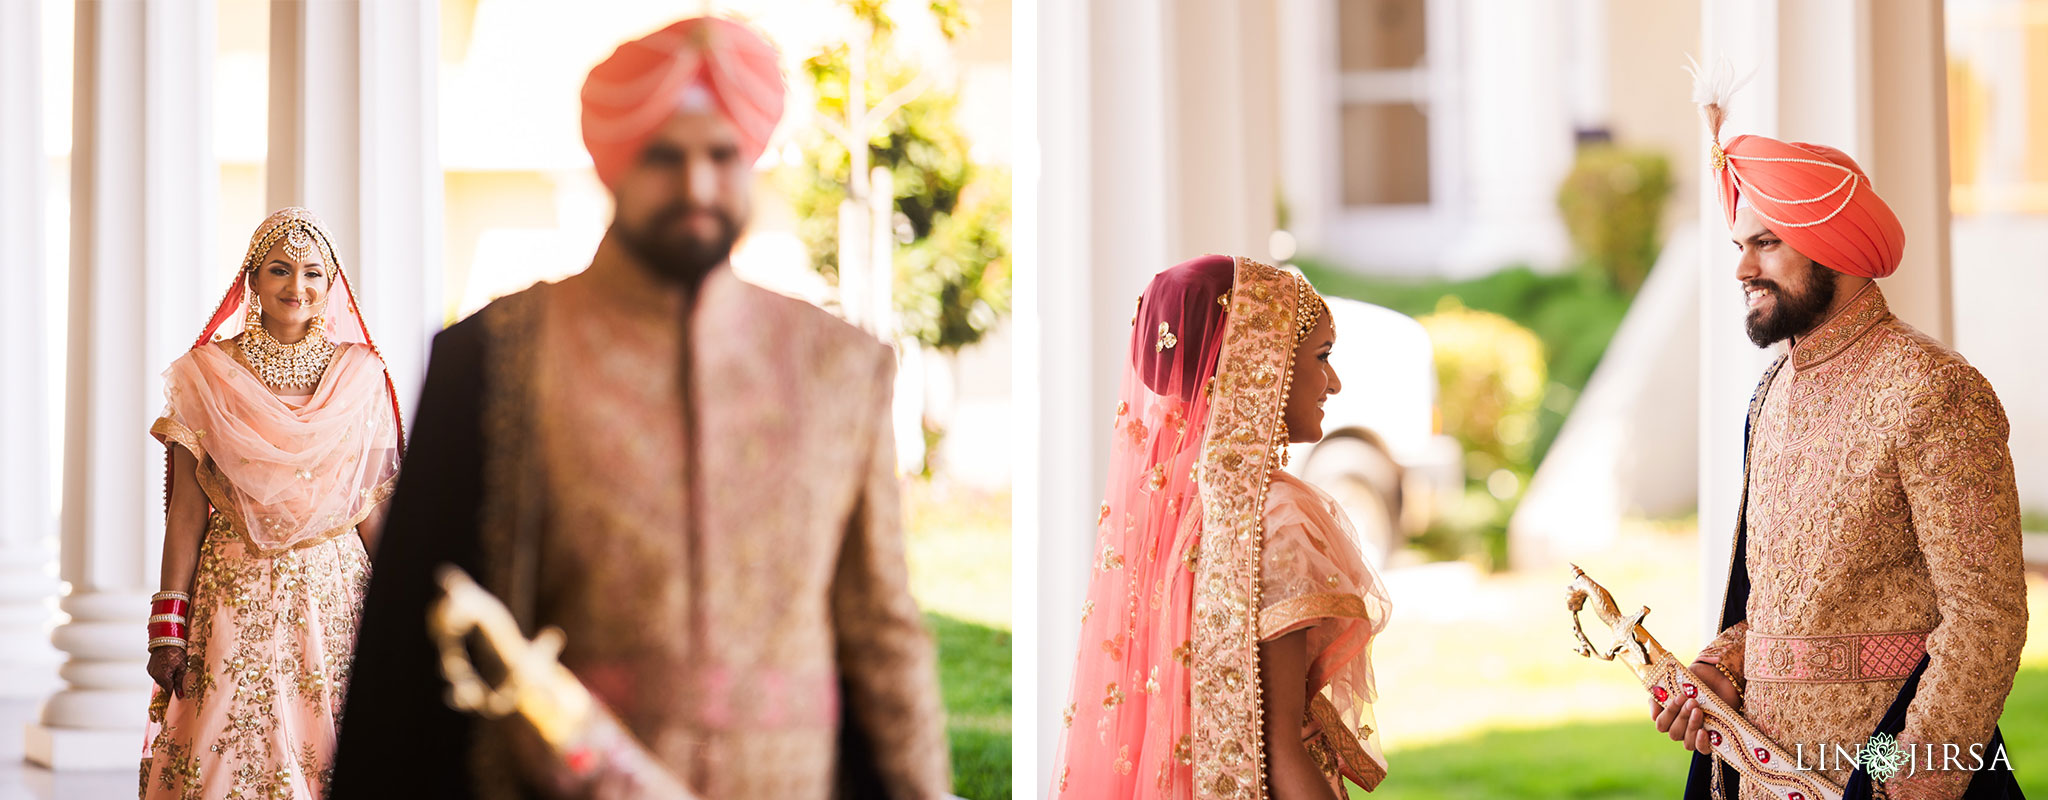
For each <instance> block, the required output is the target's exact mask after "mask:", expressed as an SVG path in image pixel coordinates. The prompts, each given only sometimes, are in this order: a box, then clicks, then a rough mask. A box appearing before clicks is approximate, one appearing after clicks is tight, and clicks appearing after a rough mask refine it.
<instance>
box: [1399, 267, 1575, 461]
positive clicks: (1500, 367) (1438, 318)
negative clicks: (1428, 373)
mask: <svg viewBox="0 0 2048 800" xmlns="http://www.w3.org/2000/svg"><path fill="white" fill-rule="evenodd" d="M1418 321H1419V322H1421V323H1422V327H1423V328H1424V329H1425V330H1427V331H1429V340H1430V344H1431V345H1432V347H1433V348H1434V349H1435V354H1436V376H1437V387H1438V390H1437V407H1438V408H1439V409H1440V410H1441V411H1442V413H1443V421H1444V432H1445V433H1448V434H1450V435H1451V436H1453V437H1456V438H1457V440H1458V443H1459V444H1461V445H1463V446H1464V448H1465V463H1466V465H1467V475H1468V477H1471V478H1475V479H1478V480H1485V479H1486V477H1487V476H1488V475H1490V474H1492V473H1493V471H1494V470H1497V469H1511V470H1515V471H1518V472H1523V473H1525V474H1526V473H1527V472H1528V470H1529V466H1530V463H1529V456H1530V453H1531V452H1532V451H1533V449H1534V447H1535V443H1536V410H1537V408H1538V406H1539V404H1540V403H1541V402H1542V400H1543V388H1544V385H1545V370H1544V362H1543V343H1542V342H1541V341H1539V340H1538V339H1537V338H1536V335H1535V334H1533V333H1530V332H1529V329H1527V328H1524V327H1522V326H1520V325H1516V324H1515V323H1514V321H1513V320H1510V319H1508V318H1507V317H1503V316H1501V315H1499V314H1494V313H1491V312H1486V311H1475V310H1472V309H1469V308H1466V307H1465V306H1464V304H1462V303H1460V302H1458V299H1457V298H1455V297H1445V298H1444V300H1443V302H1442V303H1441V304H1439V305H1438V306H1437V310H1436V312H1435V313H1432V314H1429V315H1427V316H1424V317H1422V318H1421V319H1420V320H1418Z"/></svg>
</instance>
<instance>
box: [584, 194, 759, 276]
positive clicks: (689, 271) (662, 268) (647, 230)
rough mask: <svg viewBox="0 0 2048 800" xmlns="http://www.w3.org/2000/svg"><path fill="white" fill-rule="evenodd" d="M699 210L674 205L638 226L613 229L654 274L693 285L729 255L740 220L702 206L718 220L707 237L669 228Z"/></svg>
mask: <svg viewBox="0 0 2048 800" xmlns="http://www.w3.org/2000/svg"><path fill="white" fill-rule="evenodd" d="M698 210H699V209H698V208H697V207H695V206H692V205H689V204H677V205H673V206H669V207H667V208H664V209H662V210H661V211H660V212H659V213H657V214H655V215H654V217H653V219H651V220H649V221H648V223H647V225H646V226H645V227H643V228H641V229H638V230H636V229H634V228H631V227H628V226H627V225H625V224H624V223H614V225H613V229H614V230H616V231H617V232H618V234H619V241H620V242H621V243H623V244H625V246H626V249H628V250H631V251H632V252H633V254H634V255H635V256H638V257H639V259H640V260H641V262H642V263H644V264H646V265H647V267H648V268H649V269H651V270H652V271H653V272H654V274H655V275H656V276H657V277H660V278H662V279H665V280H670V281H674V282H677V283H681V284H683V285H685V286H690V287H695V286H696V285H697V284H698V283H699V282H700V281H702V280H703V279H704V275H705V274H706V273H708V272H710V271H711V269H712V268H713V267H716V266H718V265H720V264H723V263H725V261H726V259H728V258H731V257H732V248H733V245H735V244H737V243H738V242H739V238H740V223H739V220H737V219H734V218H733V215H731V214H728V213H726V212H725V211H723V210H722V209H717V208H708V209H703V211H708V212H709V213H710V214H711V215H712V216H713V217H714V218H715V219H716V221H717V223H718V232H717V233H716V234H715V235H713V236H711V237H709V238H700V237H697V236H694V235H692V234H690V233H687V232H675V231H672V230H671V228H672V226H673V224H674V222H675V220H676V219H678V218H681V217H683V216H684V215H686V214H690V213H693V212H696V211H698Z"/></svg>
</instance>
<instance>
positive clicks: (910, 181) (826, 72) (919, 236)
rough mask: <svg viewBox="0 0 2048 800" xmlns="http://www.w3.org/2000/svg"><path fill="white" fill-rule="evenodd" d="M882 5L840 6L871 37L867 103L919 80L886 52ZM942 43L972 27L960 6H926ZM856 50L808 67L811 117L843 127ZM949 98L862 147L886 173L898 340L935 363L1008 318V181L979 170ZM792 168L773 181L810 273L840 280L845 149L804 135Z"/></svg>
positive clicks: (820, 135) (841, 49)
mask: <svg viewBox="0 0 2048 800" xmlns="http://www.w3.org/2000/svg"><path fill="white" fill-rule="evenodd" d="M885 5H886V4H885V3H883V2H880V0H850V2H848V3H847V4H846V6H847V8H848V9H849V10H851V11H852V12H853V13H854V15H855V16H856V17H857V18H859V19H861V20H862V21H863V22H864V23H866V24H867V26H868V28H869V29H870V30H871V31H872V36H871V38H870V39H869V41H868V42H867V43H866V45H865V46H864V47H862V48H859V49H860V50H861V51H862V53H863V54H864V56H865V63H864V64H863V68H864V72H865V75H866V84H865V86H864V92H865V96H866V97H867V99H868V102H870V103H873V102H876V101H878V100H879V99H880V98H883V97H886V96H888V95H889V94H890V93H891V92H894V91H896V90H899V89H902V88H904V87H906V86H909V85H911V84H912V83H913V82H914V81H915V80H916V78H917V76H918V74H919V70H920V67H919V65H917V64H914V63H910V62H907V61H906V60H905V59H903V58H902V57H901V56H900V55H898V54H897V53H896V51H895V50H894V48H892V47H891V38H892V35H893V31H894V29H895V22H894V21H893V20H892V19H890V17H889V15H888V14H887V13H886V11H885V10H884V6H885ZM929 5H930V7H931V11H932V14H933V15H934V17H935V18H936V19H937V20H938V23H939V27H940V30H941V31H943V32H944V33H945V34H946V35H947V36H948V37H949V38H951V37H954V36H957V35H959V34H960V33H962V32H964V31H965V30H967V28H968V27H969V26H970V25H972V19H971V18H970V17H969V16H968V15H967V13H966V11H965V10H964V9H963V8H962V6H961V5H960V4H959V3H958V2H933V3H930V4H929ZM854 55H855V48H854V47H852V46H851V45H850V44H847V43H841V44H838V45H834V46H832V47H830V48H827V49H825V50H823V51H821V52H819V53H818V54H816V55H814V56H812V57H811V58H809V59H806V60H805V61H804V65H803V75H804V77H805V78H806V79H807V80H809V81H810V84H811V86H812V88H813V89H814V91H815V94H816V96H817V108H818V112H819V113H820V114H822V115H824V116H827V117H831V118H834V119H842V120H843V119H845V118H846V109H847V99H848V94H849V92H848V89H849V87H850V86H851V75H852V70H851V69H850V64H851V61H850V60H851V59H852V58H853V57H854ZM959 106H960V98H959V93H958V91H957V89H955V88H952V87H946V86H938V85H933V86H929V87H926V88H925V89H924V91H922V92H921V93H919V94H918V95H917V96H916V97H915V98H913V99H911V100H910V101H909V102H908V103H906V104H905V105H904V106H903V107H902V108H900V109H897V111H896V112H895V113H894V114H891V115H890V116H889V117H888V119H887V120H885V121H884V122H883V123H882V125H880V126H878V129H877V130H876V131H875V132H874V135H873V136H871V137H870V138H869V139H868V158H869V164H870V165H872V166H879V167H886V168H888V170H889V174H890V178H891V179H892V180H891V182H892V183H893V187H892V188H893V194H894V195H895V197H894V200H895V214H894V220H893V221H892V225H891V226H890V227H891V228H893V230H894V233H895V236H896V257H895V264H894V265H893V266H894V269H895V301H896V310H897V312H898V314H899V315H900V317H899V325H900V328H899V330H901V331H902V332H903V333H904V334H905V335H906V336H910V337H912V338H914V339H916V340H917V342H918V343H919V344H922V345H923V346H925V347H928V348H931V349H934V350H938V351H940V352H945V353H951V352H956V351H958V350H959V349H960V348H962V347H966V346H968V345H972V344H974V343H976V342H979V341H981V339H982V337H984V336H987V335H988V333H989V332H990V331H992V330H994V329H995V327H996V325H997V324H998V323H1000V322H1001V320H1002V318H1003V317H1004V316H1006V315H1008V314H1009V312H1010V230H1009V228H1010V226H1009V221H1010V180H1009V175H1008V173H1007V171H1006V170H1003V169H1000V168H993V167H986V166H982V165H978V164H975V163H974V161H973V160H972V159H971V157H970V152H971V145H972V143H971V142H969V141H968V139H967V134H966V132H965V130H964V129H963V128H962V126H961V125H960V122H959V120H958V111H959ZM798 146H799V148H800V149H801V150H802V152H803V156H802V158H801V159H800V161H799V165H798V166H794V167H791V168H788V169H784V170H782V171H781V178H780V180H781V181H782V183H783V188H784V189H785V191H786V193H787V194H788V196H789V197H790V199H791V205H792V207H793V210H794V211H795V213H796V217H797V224H796V228H797V236H798V237H799V238H800V239H802V240H803V243H804V246H805V248H807V249H808V250H809V251H810V254H811V266H812V267H813V268H814V269H816V270H817V271H818V273H819V274H821V275H823V276H825V278H826V280H828V281H831V282H832V283H834V284H835V285H836V284H837V282H838V279H839V204H840V202H841V201H843V200H845V199H846V195H847V185H848V183H849V181H850V180H851V178H852V175H851V174H850V173H851V170H852V158H851V157H850V155H849V154H848V153H847V150H846V147H845V146H844V145H843V144H842V143H841V142H840V141H839V140H838V139H836V138H834V137H832V136H830V135H827V134H826V133H825V132H824V131H822V130H813V131H810V132H809V133H808V135H805V136H801V137H800V138H799V141H798Z"/></svg>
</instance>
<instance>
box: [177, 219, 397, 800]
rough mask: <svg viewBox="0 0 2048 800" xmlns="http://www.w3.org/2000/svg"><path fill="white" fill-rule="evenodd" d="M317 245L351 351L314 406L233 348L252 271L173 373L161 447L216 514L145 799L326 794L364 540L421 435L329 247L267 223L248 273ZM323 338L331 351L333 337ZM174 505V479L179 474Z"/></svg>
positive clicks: (309, 225)
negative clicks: (174, 454) (293, 246)
mask: <svg viewBox="0 0 2048 800" xmlns="http://www.w3.org/2000/svg"><path fill="white" fill-rule="evenodd" d="M285 236H292V237H296V238H295V241H299V242H304V241H305V240H306V237H310V238H311V239H312V240H313V243H314V244H317V245H318V247H319V248H320V252H321V254H322V256H323V258H324V259H325V263H326V264H327V265H329V266H330V267H331V268H332V269H333V275H334V282H333V284H332V290H331V291H330V293H329V301H328V305H327V308H328V314H327V317H326V322H325V333H324V335H325V336H327V337H328V338H329V339H330V340H331V341H333V342H334V343H335V345H336V348H337V349H336V351H335V352H334V354H333V356H332V358H331V360H329V361H328V363H327V367H326V369H325V371H324V372H323V373H322V374H321V376H320V378H319V381H318V383H317V384H316V385H315V386H314V387H313V390H312V393H311V394H310V395H307V396H302V397H286V396H280V395H278V394H274V393H272V391H271V390H270V389H269V388H268V387H267V386H265V385H264V383H263V382H262V381H261V380H260V379H259V378H258V377H257V375H256V373H255V372H254V371H252V369H251V368H250V367H249V366H248V365H247V364H246V363H244V360H243V359H242V357H241V356H239V355H238V353H239V350H236V349H231V348H227V347H223V346H222V344H221V343H219V342H216V341H215V338H214V337H215V334H216V333H220V332H222V327H223V326H224V325H225V324H226V323H228V322H229V321H230V320H233V319H235V318H236V317H237V316H240V315H241V314H240V312H241V311H242V310H243V308H244V303H245V302H247V301H246V300H245V295H244V291H245V290H244V288H243V283H242V280H243V278H242V276H243V274H244V273H243V272H238V273H237V275H236V279H235V283H234V285H232V286H230V287H229V289H228V292H227V296H226V297H225V298H223V299H222V301H221V304H220V307H219V308H218V310H217V311H216V312H215V314H214V316H213V318H212V319H211V320H210V321H209V322H208V323H207V325H206V328H205V329H204V330H203V331H202V332H201V333H200V335H199V339H198V341H197V342H195V343H194V345H193V347H192V349H191V350H189V351H187V352H186V354H185V355H184V356H181V357H179V358H178V360H177V361H174V362H172V364H171V366H170V369H168V370H167V371H165V373H164V393H165V396H166V400H167V402H166V405H165V409H164V414H163V416H162V417H161V418H159V419H157V420H156V422H155V424H153V425H152V426H151V427H150V433H151V434H152V435H154V436H156V437H157V438H158V439H159V440H161V441H163V442H164V443H165V444H166V446H171V447H184V448H186V449H187V450H190V451H191V452H192V455H193V456H194V458H195V459H196V460H197V461H198V469H197V473H198V479H199V485H200V487H201V489H202V490H203V491H204V492H205V493H206V497H207V501H208V503H209V505H210V506H211V511H210V512H209V515H208V519H207V527H206V532H205V535H204V539H203V543H202V544H201V545H200V552H199V561H198V566H197V571H196V574H195V575H194V577H193V582H192V589H191V592H190V593H191V595H192V600H191V610H190V614H189V616H190V631H189V644H188V646H187V648H186V651H185V652H186V672H185V677H184V683H183V690H184V696H183V697H176V696H174V695H172V694H170V693H167V692H164V691H163V690H162V689H160V688H159V689H157V690H156V692H155V694H154V696H153V698H152V701H151V703H150V726H149V727H150V736H149V737H148V751H147V753H145V755H144V758H143V761H142V774H141V787H140V791H141V795H142V797H144V798H180V799H181V800H182V799H184V798H206V799H207V800H212V798H221V797H250V798H254V797H263V798H274V797H289V798H319V797H322V796H324V795H325V794H326V783H327V776H328V775H329V773H330V771H331V769H332V757H333V752H334V743H335V736H336V732H337V730H338V726H339V724H340V711H341V705H342V699H343V696H344V689H345V686H346V684H347V682H348V674H349V661H350V655H351V653H352V651H353V650H354V646H355V632H356V623H357V619H358V615H359V613H360V611H361V608H362V601H363V593H364V591H365V590H366V589H367V588H368V585H369V567H370V562H369V557H368V554H367V553H366V552H365V551H364V549H363V543H362V540H361V538H360V537H358V536H356V535H355V529H356V525H357V523H359V522H361V521H362V520H363V519H364V518H365V517H367V516H368V515H369V513H370V511H371V510H372V509H373V508H374V507H375V506H376V505H377V504H378V503H381V502H383V501H384V499H385V498H386V497H388V496H389V495H390V493H391V490H392V488H393V485H394V482H395V478H396V475H397V468H398V459H399V454H400V452H401V450H402V448H403V430H402V426H401V423H400V421H399V417H398V406H397V404H396V402H394V400H395V398H394V396H393V394H392V388H391V379H390V375H389V373H388V372H387V370H386V369H385V367H384V362H383V359H382V358H381V357H379V356H378V354H377V352H376V348H375V346H374V345H373V344H372V343H371V342H370V338H369V334H368V331H367V330H366V329H365V328H364V326H363V323H362V317H361V314H360V312H359V311H358V310H357V308H356V304H355V294H354V292H353V291H352V290H351V289H350V287H349V285H348V280H347V276H346V274H345V273H343V272H342V271H341V265H340V262H339V260H337V259H336V258H335V257H334V252H333V247H332V245H331V244H330V243H329V241H328V238H327V234H326V231H324V230H323V229H321V227H320V225H319V223H318V221H317V220H315V219H313V218H312V216H311V215H310V214H308V213H306V212H304V211H303V210H300V209H285V210H283V211H279V212H278V213H277V214H275V215H272V216H271V217H270V218H269V219H267V220H265V221H264V223H263V225H262V226H261V227H259V228H258V229H257V231H256V235H255V236H254V237H253V238H252V240H251V242H250V249H249V255H248V256H247V259H246V260H245V261H244V262H243V270H244V272H246V271H247V270H248V269H249V268H251V266H252V265H254V264H255V262H256V260H258V259H260V258H262V257H263V255H264V254H265V253H267V252H268V251H269V249H270V247H271V246H272V244H274V243H275V242H276V241H277V240H278V239H279V238H280V237H285ZM308 335H309V336H315V335H323V334H322V333H320V332H318V331H316V332H314V333H310V334H308ZM166 486H167V493H166V496H167V498H168V486H169V475H168V469H167V474H166Z"/></svg>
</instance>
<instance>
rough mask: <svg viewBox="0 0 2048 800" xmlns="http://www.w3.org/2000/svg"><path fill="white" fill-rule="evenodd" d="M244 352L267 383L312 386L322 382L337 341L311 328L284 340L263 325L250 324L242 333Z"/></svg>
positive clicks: (292, 387) (251, 365) (252, 366)
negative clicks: (299, 336)
mask: <svg viewBox="0 0 2048 800" xmlns="http://www.w3.org/2000/svg"><path fill="white" fill-rule="evenodd" d="M242 355H244V356H247V357H248V359H249V366H250V368H252V369H254V370H256V377H257V378H258V379H259V380H262V381H263V384H264V385H265V386H269V387H271V388H273V389H310V388H313V387H314V386H317V385H319V383H320V376H321V375H322V374H323V373H325V372H326V371H327V363H328V362H329V361H332V360H333V359H334V343H333V342H330V341H328V340H327V336H326V334H325V333H323V332H321V331H319V330H309V331H307V332H306V338H304V339H300V340H298V341H296V342H293V343H291V344H285V343H283V342H280V341H278V340H277V338H276V337H274V336H271V335H270V331H269V330H268V329H266V328H264V327H263V326H262V325H255V326H251V327H250V328H249V330H248V331H247V332H246V333H244V334H243V336H242Z"/></svg>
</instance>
